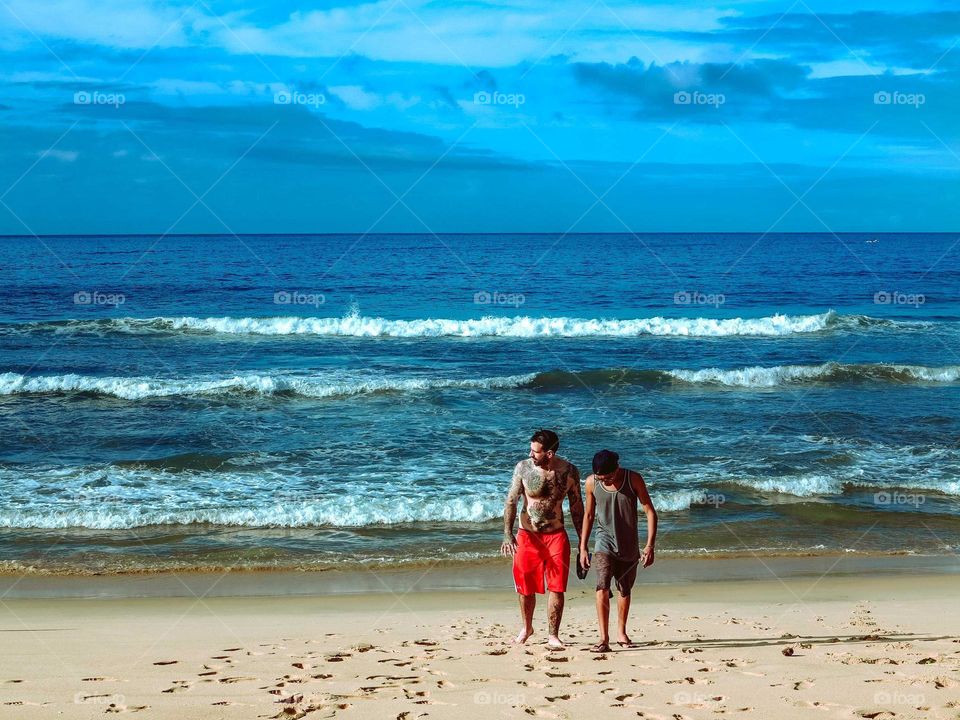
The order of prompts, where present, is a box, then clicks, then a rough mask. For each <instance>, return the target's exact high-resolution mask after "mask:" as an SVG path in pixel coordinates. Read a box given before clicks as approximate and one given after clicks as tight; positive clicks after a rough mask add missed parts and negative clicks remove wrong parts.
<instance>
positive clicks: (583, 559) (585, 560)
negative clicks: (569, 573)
mask: <svg viewBox="0 0 960 720" xmlns="http://www.w3.org/2000/svg"><path fill="white" fill-rule="evenodd" d="M580 567H582V568H583V569H584V570H586V569H587V568H588V567H590V553H588V552H587V549H586V548H580Z"/></svg>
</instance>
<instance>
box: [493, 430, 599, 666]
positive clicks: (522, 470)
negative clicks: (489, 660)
mask: <svg viewBox="0 0 960 720" xmlns="http://www.w3.org/2000/svg"><path fill="white" fill-rule="evenodd" d="M559 449H560V440H559V438H558V437H557V434H556V433H555V432H553V431H552V430H537V432H535V433H534V434H533V437H531V438H530V457H528V458H527V459H526V460H521V461H520V462H518V463H517V466H516V467H515V468H514V469H513V481H512V482H511V483H510V491H509V492H508V493H507V501H506V503H505V505H504V509H503V545H502V546H501V548H500V551H501V552H502V553H503V554H504V555H511V556H513V580H514V584H515V585H516V588H517V593H518V594H519V595H520V614H521V616H522V618H523V629H522V630H521V631H520V634H519V635H517V638H516V641H515V642H518V643H524V642H526V641H527V638H529V637H530V636H531V635H533V609H534V608H535V607H536V604H537V596H536V594H535V593H540V594H541V595H542V594H543V592H544V586H546V589H547V590H549V592H550V598H549V601H548V602H547V617H548V626H549V637H548V639H547V644H548V645H549V646H550V647H554V648H562V647H563V643H562V642H561V641H560V620H561V618H562V617H563V593H564V592H566V589H567V576H568V575H569V574H570V540H569V538H567V530H566V528H565V527H564V524H563V499H564V497H566V498H567V499H568V500H569V501H570V515H571V516H572V518H573V527H574V529H575V530H576V531H577V536H578V537H579V535H580V531H581V528H582V526H583V497H582V496H581V494H580V473H579V472H578V471H577V468H576V467H575V466H574V465H573V464H572V463H570V462H568V461H567V460H565V459H563V458H562V457H560V456H559V455H557V450H559ZM521 497H522V498H523V509H522V510H521V511H520V532H519V534H518V535H517V537H514V535H513V523H514V521H515V520H516V518H517V502H518V501H519V500H520V498H521ZM544 575H546V583H544Z"/></svg>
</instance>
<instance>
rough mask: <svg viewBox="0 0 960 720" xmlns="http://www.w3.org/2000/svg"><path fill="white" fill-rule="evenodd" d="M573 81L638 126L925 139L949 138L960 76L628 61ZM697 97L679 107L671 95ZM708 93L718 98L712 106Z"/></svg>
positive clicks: (588, 69)
mask: <svg viewBox="0 0 960 720" xmlns="http://www.w3.org/2000/svg"><path fill="white" fill-rule="evenodd" d="M573 73H574V76H575V78H576V79H577V80H578V81H579V82H580V83H581V85H583V86H585V87H590V88H591V89H593V90H594V91H597V92H599V93H600V97H601V98H603V104H604V105H605V107H606V109H607V111H608V112H610V113H612V114H615V115H620V116H623V117H632V118H634V119H636V120H638V121H655V120H670V121H685V122H693V123H702V124H720V123H728V124H729V123H733V122H762V123H780V124H786V125H792V126H795V127H798V128H806V129H814V130H832V131H839V132H850V133H862V132H864V131H866V130H867V129H868V128H870V127H871V126H875V129H876V131H877V133H878V134H884V135H890V136H899V137H914V138H927V139H929V138H930V133H931V130H933V131H934V132H936V133H937V134H938V135H941V136H942V137H956V136H957V134H958V133H960V126H958V125H957V124H956V122H955V121H954V120H953V119H954V118H956V117H957V115H958V113H960V78H957V77H956V76H955V75H954V74H952V73H941V74H930V75H921V74H914V75H894V74H892V73H886V74H884V75H880V76H873V75H856V76H842V77H828V78H811V77H810V76H809V68H808V67H805V66H803V65H799V64H793V63H789V62H786V61H756V62H751V63H745V64H742V65H731V64H713V63H704V64H694V63H671V64H669V65H664V66H659V65H655V64H650V65H645V64H644V63H642V62H640V61H637V60H631V61H630V62H629V63H626V64H623V65H609V64H607V63H596V64H578V65H574V66H573ZM678 91H680V92H686V93H687V94H688V98H689V96H690V95H691V94H693V93H696V92H699V93H701V96H700V99H701V100H703V102H702V104H700V105H698V104H697V102H696V99H694V100H693V101H691V102H687V103H684V102H683V100H684V98H678V97H677V95H676V93H677V92H678ZM708 95H720V96H722V102H719V101H718V102H717V103H714V104H711V103H710V102H709V101H708V100H709V98H704V96H708Z"/></svg>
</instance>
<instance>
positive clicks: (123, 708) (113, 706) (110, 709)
mask: <svg viewBox="0 0 960 720" xmlns="http://www.w3.org/2000/svg"><path fill="white" fill-rule="evenodd" d="M149 709H150V706H149V705H123V704H121V703H110V704H109V705H107V709H106V710H104V712H105V713H126V712H140V711H141V710H149Z"/></svg>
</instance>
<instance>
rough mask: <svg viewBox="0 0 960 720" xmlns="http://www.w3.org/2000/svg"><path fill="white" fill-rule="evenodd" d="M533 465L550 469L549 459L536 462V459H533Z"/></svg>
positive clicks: (545, 458)
mask: <svg viewBox="0 0 960 720" xmlns="http://www.w3.org/2000/svg"><path fill="white" fill-rule="evenodd" d="M533 464H534V465H536V466H537V467H538V468H548V467H550V458H548V457H544V458H543V460H537V459H536V458H533Z"/></svg>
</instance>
